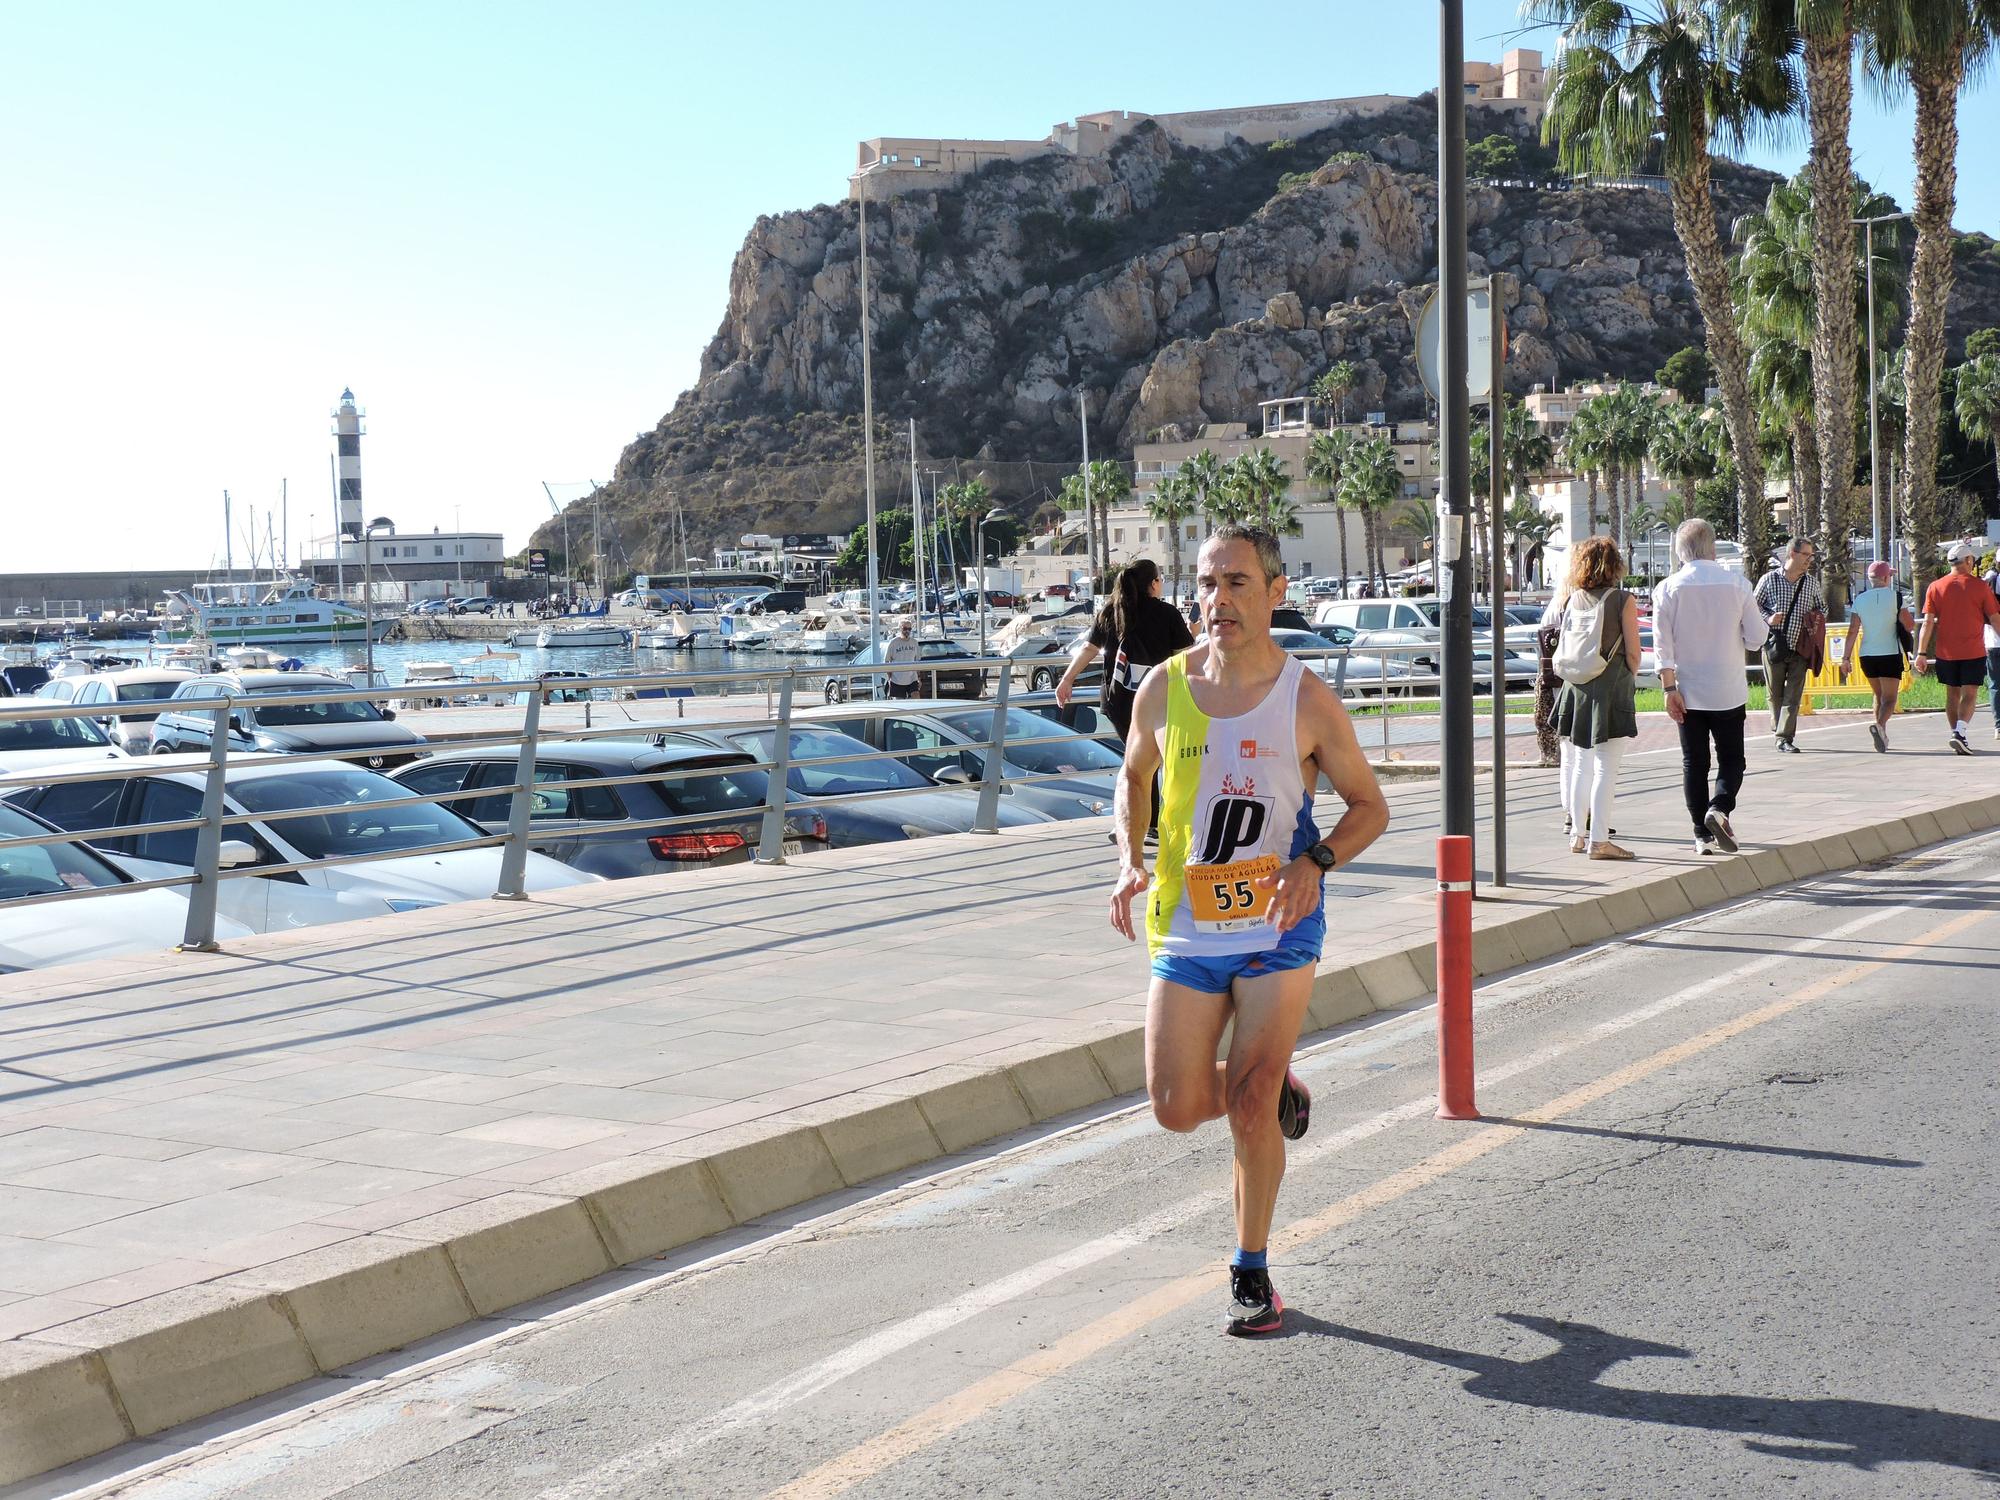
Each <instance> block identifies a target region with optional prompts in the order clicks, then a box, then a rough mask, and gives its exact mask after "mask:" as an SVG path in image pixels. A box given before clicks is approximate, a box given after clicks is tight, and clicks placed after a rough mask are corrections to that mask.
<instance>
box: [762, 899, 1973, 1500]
mask: <svg viewBox="0 0 2000 1500" xmlns="http://www.w3.org/2000/svg"><path fill="white" fill-rule="evenodd" d="M1991 915H1992V913H1990V912H1983V911H1977V912H1967V913H1966V914H1965V915H1963V916H1959V917H1954V918H1952V919H1951V920H1950V921H1949V922H1946V923H1944V924H1942V925H1941V926H1938V927H1934V928H1932V929H1931V930H1930V931H1929V932H1926V933H1924V934H1923V935H1922V936H1920V937H1916V938H1912V939H1911V940H1910V941H1909V942H1907V943H1905V944H1903V945H1902V946H1901V947H1898V948H1894V949H1891V950H1890V951H1888V952H1886V953H1884V954H1882V955H1881V956H1880V957H1879V958H1874V959H1870V960H1868V961H1867V962H1865V963H1858V964H1852V965H1850V966H1849V967H1847V968H1845V969H1842V970H1840V971H1839V972H1837V973H1834V974H1829V975H1827V976H1825V977H1824V978H1821V979H1816V980H1814V981H1813V982H1812V983H1811V984H1808V985H1804V986H1802V987H1801V988H1799V989H1797V990H1794V991H1793V992H1792V993H1791V994H1789V995H1786V996H1784V997H1783V998H1781V999H1778V1000H1773V1001H1772V1002H1771V1003H1770V1004H1768V1005H1764V1006H1760V1007H1759V1008H1758V1009H1756V1010H1753V1011H1749V1012H1747V1013H1745V1014H1744V1015H1741V1016H1738V1017H1736V1018H1735V1019H1734V1020H1732V1021H1724V1022H1723V1023H1721V1024H1720V1025H1718V1026H1712V1027H1710V1028H1709V1029H1708V1030H1707V1031H1704V1032H1702V1033H1701V1034H1700V1035H1699V1036H1694V1037H1690V1038H1688V1040H1686V1041H1684V1042H1676V1043H1675V1044H1674V1045H1673V1046H1671V1047H1667V1048H1665V1049H1663V1050H1661V1051H1659V1052H1655V1053H1653V1054H1652V1055H1651V1056H1650V1057H1644V1058H1641V1059H1639V1060H1638V1061H1637V1062H1632V1063H1627V1064H1626V1065H1625V1066H1624V1067H1622V1068H1616V1069H1614V1070H1612V1071H1611V1072H1609V1073H1606V1074H1604V1075H1603V1076H1602V1077H1600V1078H1596V1079H1593V1080H1592V1081H1591V1082H1589V1083H1586V1084H1583V1085H1581V1086H1580V1087H1578V1088H1574V1089H1571V1090H1570V1091H1569V1092H1568V1093H1566V1094H1562V1095H1559V1096H1558V1097H1557V1098H1555V1099H1552V1100H1550V1101H1549V1102H1548V1103H1547V1104H1544V1105H1542V1106H1540V1107H1539V1108H1537V1109H1532V1110H1523V1111H1522V1112H1521V1114H1520V1116H1519V1118H1520V1119H1521V1120H1523V1121H1527V1122H1532V1123H1535V1124H1542V1123H1545V1122H1547V1121H1551V1120H1559V1119H1561V1118H1562V1117H1563V1116H1564V1115H1569V1114H1574V1113H1575V1112H1576V1111H1577V1110H1579V1109H1582V1108H1584V1107H1585V1106H1586V1105H1590V1104H1594V1103H1596V1102H1597V1101H1598V1100H1599V1099H1602V1098H1604V1097H1606V1096H1607V1095H1609V1094H1613V1093H1616V1092H1617V1091H1618V1090H1619V1089H1622V1088H1625V1087H1627V1086H1628V1085H1630V1084H1633V1083H1637V1082H1638V1081H1639V1080H1641V1079H1643V1078H1650V1077H1651V1076H1652V1075H1653V1074H1655V1073H1658V1072H1661V1071H1662V1070H1664V1069H1666V1068H1671V1067H1673V1066H1674V1065H1675V1064H1677V1063H1681V1062H1685V1061H1687V1060H1688V1059H1689V1058H1691V1057H1697V1056H1699V1055H1700V1054H1701V1053H1703V1052H1707V1051H1709V1050H1710V1049H1711V1048H1714V1047H1718V1046H1720V1045H1721V1044H1722V1043H1724V1042H1726V1041H1729V1040H1730V1039H1732V1038H1734V1037H1738V1036H1741V1035H1742V1034H1743V1033H1744V1032H1746V1031H1751V1030H1754V1029H1755V1028H1756V1027H1759V1026H1762V1025H1764V1024H1765V1023H1766V1022H1768V1021H1775V1020H1777V1019H1778V1018H1779V1017H1780V1016H1783V1015H1787V1014H1789V1013H1790V1012H1792V1011H1795V1010H1797V1009H1799V1008H1800V1007H1801V1006H1804V1005H1809V1004H1811V1003H1812V1002H1813V1001H1815V1000H1819V999H1823V998H1825V997H1826V996H1827V995H1830V994H1832V993H1834V992H1835V991H1836V990H1841V989H1845V988H1846V987H1847V986H1849V985H1851V984H1854V983H1856V982H1857V981H1859V980H1862V979H1866V978H1868V977H1869V976H1870V975H1873V974H1877V973H1880V972H1881V971H1882V970H1883V969H1886V968H1888V967H1889V966H1890V965H1892V964H1894V963H1895V962H1897V961H1898V960H1899V959H1904V958H1908V957H1910V956H1912V955H1913V954H1916V953H1917V952H1919V951H1921V950H1922V949H1924V948H1929V947H1934V946H1935V945H1937V944H1939V943H1942V942H1946V941H1948V940H1949V939H1951V938H1954V937H1956V936H1957V935H1958V934H1959V933H1961V932H1963V931H1965V930H1966V929H1967V928H1968V927H1971V926H1973V925H1974V924H1975V923H1978V922H1982V921H1984V920H1986V918H1987V917H1989V916H1991ZM1527 1133H1528V1132H1527V1130H1526V1129H1525V1128H1524V1127H1523V1126H1521V1125H1489V1126H1487V1127H1486V1128H1485V1129H1483V1130H1480V1131H1478V1132H1477V1133H1476V1134H1473V1135H1469V1136H1467V1137H1465V1138H1464V1139H1463V1140H1459V1141H1455V1142H1453V1143H1452V1144H1451V1145H1449V1146H1447V1147H1445V1148H1444V1149H1443V1150H1442V1151H1437V1152H1433V1153H1432V1154H1431V1155H1429V1156H1427V1157H1425V1158H1424V1159H1423V1160H1422V1161H1419V1162H1416V1163H1414V1164H1413V1165H1411V1166H1407V1167H1404V1168H1402V1169H1401V1170H1400V1171H1396V1172H1391V1173H1390V1174H1389V1175H1388V1176H1387V1177H1384V1178H1382V1179H1380V1180H1379V1181H1377V1182H1373V1183H1370V1184H1369V1185H1368V1186H1367V1187H1364V1188H1361V1189H1359V1190H1358V1191H1356V1192H1353V1193H1350V1194H1348V1196H1347V1197H1345V1198H1342V1199H1341V1200H1340V1201H1339V1202H1337V1203H1333V1204H1329V1205H1328V1206H1327V1207H1326V1208H1323V1209H1321V1210H1320V1211H1319V1212H1318V1213H1316V1214H1313V1215H1311V1216H1310V1217H1308V1218H1304V1219H1300V1220H1298V1221H1297V1222H1295V1223H1293V1224H1290V1225H1287V1226H1286V1227H1285V1228H1284V1229H1283V1230H1281V1231H1279V1232H1278V1233H1276V1234H1274V1235H1273V1236H1272V1237H1271V1249H1272V1250H1273V1251H1275V1252H1277V1253H1278V1254H1281V1255H1283V1254H1290V1253H1292V1252H1294V1251H1296V1250H1299V1249H1301V1248H1302V1247H1304V1246H1305V1245H1307V1244H1310V1243H1311V1242H1312V1241H1314V1240H1317V1239H1320V1238H1322V1237H1323V1236H1325V1235H1327V1234H1329V1233H1331V1232H1332V1231H1333V1230H1335V1229H1338V1228H1340V1227H1341V1226H1343V1225H1345V1224H1347V1223H1349V1222H1351V1221H1352V1220H1354V1219H1357V1218H1359V1217H1361V1216H1362V1215H1363V1214H1365V1213H1368V1212H1369V1211H1370V1210H1372V1209H1377V1208H1381V1207H1382V1206H1384V1205H1385V1204H1389V1203H1393V1202H1395V1201H1396V1200H1397V1199H1398V1198H1403V1197H1407V1196H1408V1195H1409V1194H1411V1193H1413V1192H1415V1191H1416V1190H1417V1189H1419V1188H1421V1187H1424V1186H1427V1185H1428V1184H1430V1183H1433V1182H1435V1181H1437V1180H1438V1179H1439V1178H1441V1177H1444V1176H1446V1175H1448V1174H1450V1173H1452V1172H1455V1171H1457V1170H1458V1169H1459V1168H1460V1167H1463V1166H1465V1165H1467V1164H1468V1163H1471V1162H1474V1161H1477V1160H1478V1159H1479V1158H1480V1157H1482V1156H1486V1155H1488V1154H1490V1153H1491V1152H1493V1151H1496V1150H1498V1149H1499V1148H1500V1147H1501V1146H1504V1145H1506V1144H1507V1143H1508V1142H1509V1141H1511V1140H1514V1139H1516V1138H1518V1137H1520V1136H1522V1135H1525V1134H1527ZM1223 1279H1224V1278H1223V1273H1221V1272H1220V1271H1201V1272H1197V1273H1196V1274H1194V1275H1191V1276H1183V1277H1180V1278H1178V1279H1177V1280H1174V1281H1170V1282H1167V1283H1165V1284H1164V1285H1161V1286H1159V1287H1156V1288H1154V1289H1153V1290H1152V1291H1150V1292H1147V1293H1146V1294H1145V1295H1143V1296H1141V1297H1139V1298H1137V1299H1135V1300H1133V1301H1131V1302H1128V1303H1126V1304H1125V1305H1124V1306H1122V1307H1118V1308H1114V1309H1113V1310H1112V1311H1110V1312H1108V1313H1106V1314H1105V1315H1104V1316H1103V1317H1101V1318H1098V1319H1097V1320H1096V1321H1094V1322H1091V1323H1087V1324H1085V1325H1084V1326H1083V1327H1082V1328H1078V1329H1076V1330H1074V1331H1073V1332H1071V1333H1068V1334H1066V1335H1064V1336H1063V1337H1062V1338H1060V1339H1058V1340H1056V1342H1055V1343H1053V1344H1050V1345H1049V1346H1048V1347H1047V1348H1045V1349H1037V1350H1036V1351H1035V1352H1034V1353H1032V1354H1029V1355H1026V1356H1024V1357H1023V1358H1021V1359H1018V1360H1016V1361H1015V1362H1014V1363H1013V1364H1011V1365H1008V1366H1007V1367H1006V1368H1005V1369H1001V1370H996V1371H995V1372H994V1373H993V1374H991V1375H988V1376H986V1377H985V1378H983V1379H981V1380H977V1381H975V1382H973V1383H972V1384H971V1385H968V1386H966V1387H964V1388H963V1389H961V1390H958V1391H955V1392H953V1393H952V1394H951V1395H949V1396H947V1397H945V1398H944V1399H943V1400H942V1401H939V1402H937V1403H936V1404H935V1405H932V1406H929V1407H926V1408H925V1409H924V1410H922V1411H920V1412H918V1413H917V1414H916V1415H915V1416H912V1417H910V1418H908V1419H906V1420H905V1421H902V1422H899V1423H897V1424H896V1425H895V1426H894V1427H891V1428H890V1429H889V1430H888V1431H886V1432H883V1433H879V1434H878V1435H876V1436H875V1437H872V1438H869V1439H867V1440H866V1441H865V1442H862V1443H859V1444H856V1445H855V1446H854V1447H853V1448H850V1449H849V1450H848V1451H847V1452H845V1453H842V1454H839V1455H837V1456H836V1457H834V1458H831V1459H828V1460H827V1461H826V1462H825V1463H823V1464H821V1465H820V1466H819V1467H818V1468H816V1469H811V1470H809V1471H807V1472H806V1473H805V1474H802V1475H800V1476H799V1477H798V1478H797V1479H795V1480H793V1481H792V1482H791V1483H790V1484H787V1485H783V1486H781V1487H779V1488H778V1489H776V1490H773V1491H772V1492H771V1494H770V1497H769V1500H826V1497H828V1496H833V1495H839V1494H843V1493H845V1492H846V1491H848V1490H850V1489H852V1488H853V1487H854V1486H855V1485H857V1484H860V1483H861V1482H862V1481H863V1480H866V1479H870V1478H872V1477H874V1476H875V1475H877V1474H879V1473H881V1472H882V1471H883V1470H885V1469H887V1468H889V1467H890V1466H892V1465H894V1464H897V1463H900V1462H901V1461H902V1460H903V1459H906V1458H908V1457H910V1456H911V1455H912V1454H915V1453H920V1452H922V1451H923V1450H924V1449H926V1448H929V1447H931V1446H932V1445H934V1444H936V1443H939V1442H941V1441H943V1440H944V1439H945V1438H946V1437H949V1436H950V1435H951V1434H952V1433H953V1432H956V1431H957V1430H958V1429H959V1428H961V1427H963V1426H965V1425H966V1424H967V1423H969V1422H973V1421H975V1420H977V1419H978V1418H980V1417H983V1416H986V1415H987V1414H989V1413H991V1412H994V1411H997V1410H999V1409H1000V1408H1001V1407H1003V1406H1005V1405H1007V1404H1008V1403H1009V1402H1012V1401H1014V1400H1015V1399H1017V1398H1018V1397H1021V1396H1025V1395H1026V1394H1028V1392H1030V1391H1032V1390H1034V1389H1035V1388H1036V1387H1037V1386H1039V1385H1040V1384H1041V1383H1042V1382H1043V1381H1045V1380H1047V1379H1048V1378H1049V1377H1050V1376H1052V1375H1059V1374H1061V1373H1062V1372H1063V1371H1064V1370H1067V1369H1070V1368H1071V1367H1073V1366H1075V1365H1078V1364H1081V1363H1082V1362H1083V1361H1084V1360H1086V1359H1089V1358H1090V1357H1091V1356H1092V1355H1094V1354H1098V1353H1101V1352H1102V1351H1103V1350H1105V1349H1108V1348H1109V1347H1111V1345H1113V1344H1116V1343H1118V1342H1120V1341H1121V1340H1123V1339H1126V1338H1128V1337H1130V1336H1131V1335H1132V1334H1134V1333H1137V1332H1138V1331H1139V1330H1140V1329H1142V1328H1144V1327H1145V1326H1146V1325H1147V1324H1149V1323H1153V1322H1157V1321H1158V1320H1159V1319H1161V1318H1163V1317H1165V1316H1166V1315H1167V1314H1168V1313H1171V1312H1175V1311H1177V1310H1179V1309H1180V1308H1183V1307H1185V1306H1187V1305H1188V1304H1189V1303H1190V1302H1193V1301H1194V1300H1195V1299H1196V1298H1197V1297H1201V1296H1204V1295H1207V1294H1209V1293H1211V1292H1213V1291H1216V1290H1218V1289H1219V1288H1220V1287H1221V1285H1222V1283H1223Z"/></svg>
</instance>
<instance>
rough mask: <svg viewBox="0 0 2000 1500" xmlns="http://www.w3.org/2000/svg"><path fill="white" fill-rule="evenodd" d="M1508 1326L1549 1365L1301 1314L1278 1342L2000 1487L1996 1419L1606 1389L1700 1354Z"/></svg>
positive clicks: (1767, 1448)
mask: <svg viewBox="0 0 2000 1500" xmlns="http://www.w3.org/2000/svg"><path fill="white" fill-rule="evenodd" d="M1501 1316H1502V1317H1504V1318H1505V1319H1507V1321H1508V1322H1510V1323H1513V1324H1516V1325H1517V1326H1519V1327H1522V1328H1526V1329H1528V1330H1530V1331H1531V1332H1534V1333H1539V1334H1543V1335H1545V1336H1546V1337H1548V1338H1551V1339H1553V1340H1555V1342H1556V1348H1555V1349H1554V1350H1552V1351H1550V1352H1549V1353H1547V1354H1544V1355H1542V1356H1541V1357H1539V1358H1537V1359H1502V1358H1500V1357H1498V1356H1496V1355H1490V1354H1474V1353H1471V1352H1469V1351H1467V1350H1464V1349H1451V1348H1447V1347H1445V1346H1444V1345H1441V1344H1426V1343H1421V1342H1419V1341H1417V1340H1414V1339H1403V1338H1397V1337H1395V1336H1394V1335H1392V1334H1386V1333H1369V1332H1367V1331H1366V1330H1364V1329H1360V1328H1348V1327H1344V1326H1342V1325H1340V1324H1337V1323H1328V1322H1325V1321H1323V1320H1321V1319H1319V1318H1313V1317H1308V1316H1305V1315H1302V1314H1299V1313H1295V1312H1287V1314H1286V1317H1285V1322H1286V1326H1285V1330H1284V1332H1283V1333H1282V1334H1279V1335H1277V1336H1278V1337H1281V1338H1284V1337H1290V1338H1298V1337H1302V1336H1307V1335H1320V1336H1325V1337H1331V1338H1340V1339H1346V1340H1348V1341H1349V1342H1351V1343H1356V1344H1364V1345H1367V1346H1368V1347H1369V1348H1372V1349H1384V1350H1387V1351H1389V1352H1390V1353H1393V1354H1408V1355H1411V1356H1413V1357H1415V1358H1417V1359H1425V1360H1429V1361H1431V1362H1432V1363H1433V1364H1440V1365H1450V1366H1452V1367H1453V1368H1454V1369H1460V1370H1470V1371H1471V1372H1472V1375H1471V1378H1470V1379H1469V1380H1467V1381H1466V1382H1465V1387H1464V1388H1465V1390H1466V1392H1467V1393H1468V1394H1470V1395H1475V1396H1481V1397H1484V1398H1485V1399H1487V1400H1489V1401H1507V1402H1512V1403H1513V1404H1515V1405H1519V1406H1533V1407H1539V1408H1542V1409H1545V1410H1550V1411H1570V1412H1579V1413H1583V1414H1585V1415H1588V1416H1599V1417H1613V1418H1623V1419H1624V1420H1627V1421H1633V1422H1652V1423H1657V1424H1659V1425H1662V1426H1668V1427H1687V1428H1694V1429H1698V1430H1701V1431H1706V1432H1736V1433H1743V1434H1745V1435H1746V1441H1745V1444H1744V1446H1745V1447H1747V1448H1749V1449H1750V1450H1751V1451H1752V1452H1755V1453H1768V1454H1772V1455H1774V1456H1777V1457H1781V1458H1795V1459H1804V1460H1810V1461H1813V1462H1818V1463H1839V1464H1847V1465H1850V1466H1852V1467H1853V1468H1856V1469H1864V1470H1873V1469H1876V1468H1879V1467H1881V1466H1882V1465H1883V1464H1888V1463H1932V1464H1946V1465H1950V1466H1951V1467H1953V1468H1958V1469H1965V1470H1969V1471H1971V1472H1973V1473H1977V1474H1982V1475H1985V1476H1987V1477H1988V1478H1990V1479H1993V1480H1995V1481H1996V1482H2000V1421H1996V1420H1994V1419H1992V1418H1990V1417H1975V1416H1968V1415H1966V1414H1965V1413H1962V1412H1951V1411H1939V1410H1938V1409H1936V1408H1935V1407H1926V1406H1897V1405H1894V1404H1892V1403H1890V1402H1885V1401H1857V1400H1848V1399H1845V1398H1842V1397H1838V1396H1820V1397H1810V1396H1732V1395H1719V1394H1710V1393H1707V1392H1698V1391H1648V1390H1638V1389H1634V1388H1632V1387H1629V1386H1616V1385H1605V1384H1603V1376H1604V1374H1605V1372H1606V1371H1608V1370H1609V1369H1610V1368H1611V1367H1612V1366H1613V1365H1615V1364H1617V1363H1619V1362H1620V1361H1621V1360H1627V1359H1636V1358H1641V1357H1647V1356H1650V1357H1655V1358H1661V1359H1687V1358H1690V1357H1691V1352H1690V1351H1689V1350H1686V1349H1679V1348H1676V1347H1674V1346H1673V1345H1672V1344H1655V1343H1651V1342H1648V1341H1647V1340H1644V1339H1634V1338H1626V1337H1624V1336H1623V1335H1621V1334H1616V1333H1610V1332H1607V1331H1606V1330H1604V1329H1602V1328H1593V1327H1592V1326H1590V1325H1589V1324H1587V1323H1564V1322H1560V1321H1558V1320H1556V1319H1554V1318H1538V1317H1531V1316H1529V1315H1527V1314H1523V1313H1502V1314H1501Z"/></svg>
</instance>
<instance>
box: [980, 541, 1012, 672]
mask: <svg viewBox="0 0 2000 1500" xmlns="http://www.w3.org/2000/svg"><path fill="white" fill-rule="evenodd" d="M1006 519H1007V513H1006V512H1005V511H1004V510H1001V509H1000V508H999V507H997V506H996V507H994V508H993V509H992V510H989V511H988V512H987V513H986V514H985V515H983V516H981V517H980V518H979V525H978V527H977V528H976V534H975V536H974V538H973V540H974V541H975V542H977V543H978V546H979V654H980V655H981V656H982V657H983V656H985V655H986V528H987V527H988V526H990V525H992V524H993V523H994V522H995V521H1004V520H1006Z"/></svg>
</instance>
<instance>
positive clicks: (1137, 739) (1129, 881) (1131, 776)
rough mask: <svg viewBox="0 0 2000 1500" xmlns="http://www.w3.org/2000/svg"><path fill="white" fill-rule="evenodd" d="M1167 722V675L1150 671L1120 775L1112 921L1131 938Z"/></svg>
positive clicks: (1134, 714) (1137, 700)
mask: <svg viewBox="0 0 2000 1500" xmlns="http://www.w3.org/2000/svg"><path fill="white" fill-rule="evenodd" d="M1166 722H1167V674H1166V673H1165V672H1148V673H1147V674H1146V680H1145V681H1144V682H1142V683H1140V684H1139V692H1138V695H1137V696H1136V697H1135V698H1134V699H1133V700H1132V732H1131V733H1130V734H1128V735H1127V736H1126V737H1125V765H1124V767H1123V769H1121V770H1120V771H1119V773H1118V795H1117V802H1116V809H1115V812H1114V814H1113V816H1114V820H1115V822H1116V825H1117V835H1118V881H1117V884H1115V885H1114V886H1112V888H1111V925H1112V927H1113V928H1114V929H1116V931H1117V932H1118V935H1119V936H1120V937H1123V938H1125V939H1126V940H1127V941H1128V942H1129V941H1131V940H1132V939H1134V938H1136V937H1137V936H1138V932H1137V931H1136V929H1134V927H1133V926H1132V898H1133V897H1135V896H1138V895H1140V894H1141V893H1143V892H1144V891H1145V889H1146V886H1147V885H1148V883H1149V881H1148V877H1147V875H1146V825H1147V824H1148V823H1150V822H1152V809H1153V775H1154V773H1155V772H1156V771H1158V770H1159V769H1160V731H1161V730H1162V729H1163V728H1165V727H1166Z"/></svg>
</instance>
